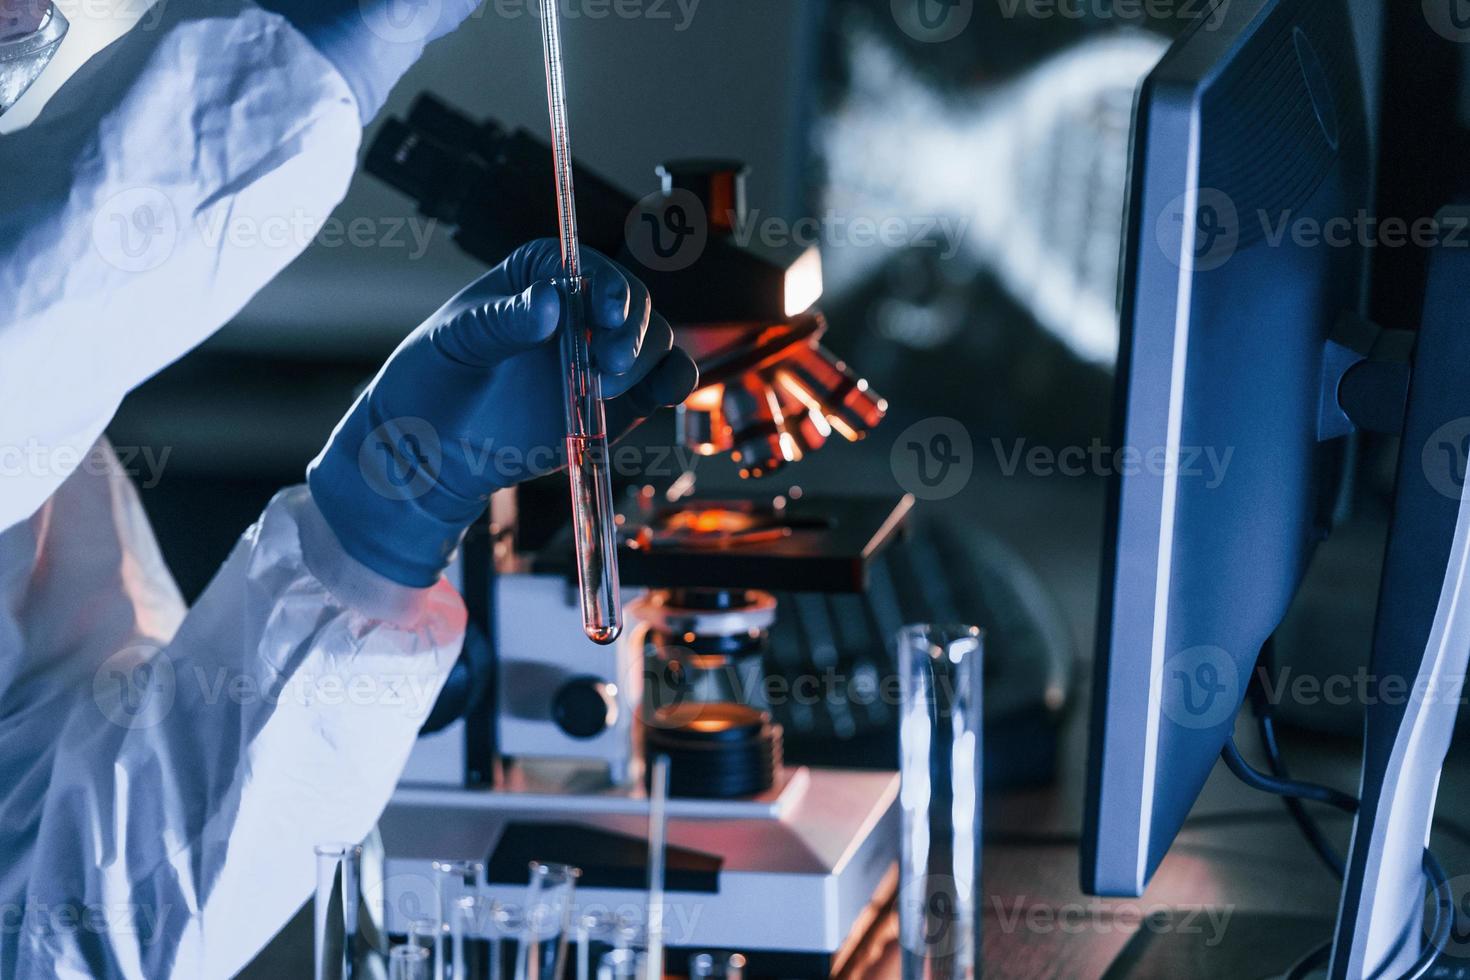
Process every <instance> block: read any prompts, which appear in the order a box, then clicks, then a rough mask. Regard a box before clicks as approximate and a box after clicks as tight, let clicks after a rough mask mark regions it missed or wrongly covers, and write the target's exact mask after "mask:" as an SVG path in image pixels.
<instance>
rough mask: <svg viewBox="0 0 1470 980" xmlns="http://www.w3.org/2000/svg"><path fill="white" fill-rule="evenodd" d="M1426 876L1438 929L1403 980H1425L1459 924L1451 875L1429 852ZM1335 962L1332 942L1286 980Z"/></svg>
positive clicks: (1315, 951) (1300, 962) (1289, 972)
mask: <svg viewBox="0 0 1470 980" xmlns="http://www.w3.org/2000/svg"><path fill="white" fill-rule="evenodd" d="M1424 876H1425V877H1426V878H1428V879H1429V880H1430V882H1431V883H1432V884H1433V886H1434V888H1433V891H1434V894H1435V895H1436V896H1438V898H1437V900H1436V901H1435V903H1434V927H1433V928H1432V929H1431V930H1430V932H1429V941H1428V942H1426V943H1425V944H1424V949H1423V951H1422V952H1421V953H1420V954H1419V958H1418V959H1417V960H1415V961H1414V963H1413V965H1412V966H1410V967H1409V970H1408V972H1407V973H1405V974H1404V976H1403V978H1402V980H1423V977H1424V976H1426V975H1427V974H1428V973H1429V971H1430V970H1431V969H1433V967H1434V964H1435V961H1436V960H1438V959H1439V954H1440V953H1441V952H1442V951H1443V950H1444V947H1445V944H1446V943H1447V942H1448V941H1449V938H1450V930H1451V929H1452V928H1453V927H1454V924H1455V896H1454V893H1453V892H1452V891H1451V889H1450V880H1449V876H1448V875H1447V874H1445V870H1444V866H1443V865H1442V864H1440V863H1439V860H1438V859H1437V858H1436V857H1435V856H1434V855H1433V854H1432V853H1430V852H1429V851H1427V850H1426V851H1425V852H1424ZM1331 959H1332V943H1331V942H1330V941H1329V942H1325V943H1323V944H1322V945H1320V946H1317V947H1315V948H1313V949H1312V950H1310V951H1308V953H1307V954H1306V955H1305V956H1303V957H1302V958H1301V959H1299V960H1297V961H1296V962H1295V963H1293V964H1292V965H1291V968H1290V969H1288V970H1287V971H1286V974H1285V975H1284V976H1283V978H1282V980H1304V978H1305V977H1309V976H1311V975H1312V973H1313V971H1316V970H1320V969H1322V968H1323V967H1325V966H1327V964H1328V962H1329V961H1330V960H1331Z"/></svg>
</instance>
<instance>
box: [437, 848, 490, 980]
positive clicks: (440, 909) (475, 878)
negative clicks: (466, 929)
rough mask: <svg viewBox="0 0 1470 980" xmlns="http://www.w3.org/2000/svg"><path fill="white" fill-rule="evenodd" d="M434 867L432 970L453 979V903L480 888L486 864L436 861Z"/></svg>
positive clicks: (443, 978)
mask: <svg viewBox="0 0 1470 980" xmlns="http://www.w3.org/2000/svg"><path fill="white" fill-rule="evenodd" d="M433 868H434V893H435V896H436V899H437V908H436V909H435V912H436V914H437V915H438V917H439V923H438V925H439V930H438V934H437V936H436V937H435V943H434V970H435V973H436V975H437V977H438V980H456V977H455V969H456V967H455V964H454V958H453V957H452V956H451V955H450V953H451V949H450V941H451V939H452V933H453V929H454V921H455V907H456V903H458V902H459V900H460V899H461V898H465V897H467V896H471V895H474V894H475V893H476V892H478V891H479V887H480V878H481V876H482V875H483V874H484V872H485V866H484V864H482V863H480V862H479V861H435V862H434V865H433Z"/></svg>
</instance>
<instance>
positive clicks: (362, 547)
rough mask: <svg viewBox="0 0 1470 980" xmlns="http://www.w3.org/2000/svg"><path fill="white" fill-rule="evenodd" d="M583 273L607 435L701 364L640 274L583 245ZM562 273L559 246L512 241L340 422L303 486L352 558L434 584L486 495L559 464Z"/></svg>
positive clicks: (415, 583)
mask: <svg viewBox="0 0 1470 980" xmlns="http://www.w3.org/2000/svg"><path fill="white" fill-rule="evenodd" d="M583 266H584V271H585V274H586V275H587V276H588V277H589V278H590V279H591V283H592V285H591V292H592V296H593V299H592V302H591V306H592V310H591V319H592V324H593V326H592V329H593V333H594V340H593V346H592V354H593V359H594V363H595V365H596V367H597V368H598V370H599V371H600V372H601V374H602V383H603V397H604V398H605V399H606V401H607V416H608V434H609V436H611V437H613V438H617V437H619V436H622V435H625V434H626V433H627V432H628V431H629V430H631V429H632V428H633V427H634V426H636V425H637V424H638V423H639V422H641V421H642V420H643V419H644V418H646V417H647V416H648V415H650V414H652V413H653V412H654V411H656V410H657V409H659V408H663V407H667V406H673V405H677V404H679V403H681V402H683V401H684V399H685V398H687V397H688V396H689V394H690V393H691V392H692V391H693V390H694V388H695V385H696V384H697V382H698V378H699V372H698V370H697V369H696V368H695V366H694V362H693V361H692V360H690V358H689V356H688V355H687V354H685V353H684V352H683V351H682V350H679V349H678V348H676V347H675V346H674V333H673V331H672V330H671V329H670V328H669V324H668V322H667V321H666V320H664V318H663V317H661V316H659V315H658V314H657V313H655V312H653V309H652V304H651V302H650V299H649V295H648V290H647V289H646V288H645V287H644V286H643V284H642V283H640V282H639V281H638V280H637V279H634V278H633V277H632V276H630V275H628V274H627V273H626V272H624V271H623V270H622V269H620V268H619V267H618V266H617V265H616V264H615V263H613V262H612V261H611V260H609V259H607V258H604V257H603V256H601V255H598V254H597V253H595V252H593V251H591V250H590V249H586V250H584V251H583ZM560 274H561V251H560V247H559V246H558V244H557V243H556V242H554V241H539V242H534V243H532V244H530V245H526V246H523V247H522V248H520V249H517V250H516V252H515V253H514V254H512V255H511V257H510V258H508V259H507V260H506V261H505V262H504V264H502V265H501V266H499V267H498V268H496V269H495V270H494V271H492V272H490V273H489V274H488V275H486V276H485V277H484V278H482V279H480V280H479V281H478V282H476V283H475V284H474V285H472V286H470V287H469V288H468V289H466V290H465V291H464V292H462V293H460V294H459V295H458V296H456V297H454V299H452V300H450V301H449V303H448V304H447V305H446V306H445V307H444V308H443V309H441V310H440V311H439V312H438V313H436V314H434V315H433V316H432V317H430V318H429V320H428V322H427V323H425V324H424V325H423V326H421V327H419V328H418V329H417V330H415V331H414V332H413V333H412V334H411V335H410V336H409V337H408V339H407V340H405V341H404V342H403V344H402V345H401V346H400V347H399V348H398V350H397V351H396V352H395V353H394V354H393V356H392V357H391V358H389V360H388V363H387V364H386V365H385V366H384V367H383V370H382V371H381V372H379V374H378V376H377V378H375V379H374V381H373V383H372V384H371V385H370V386H369V387H368V389H367V391H365V392H364V393H363V395H362V396H361V397H360V398H359V399H358V400H357V403H356V404H355V405H354V406H353V407H352V410H351V411H350V412H349V413H348V414H347V417H346V418H345V419H343V420H342V422H341V424H340V425H338V426H337V430H336V431H335V432H333V433H332V438H331V439H330V440H329V441H328V443H327V447H326V449H324V450H323V451H322V453H321V455H320V456H318V457H317V458H316V460H315V461H314V462H313V463H312V464H311V467H310V468H309V469H308V471H307V482H308V483H309V484H310V486H311V493H312V496H313V498H314V499H315V500H316V503H317V506H318V508H319V509H320V510H321V512H322V515H323V516H324V517H325V518H326V520H327V523H328V524H329V525H330V526H331V528H332V530H333V531H334V532H335V533H336V535H337V538H338V540H339V541H340V542H341V543H342V547H343V548H344V549H345V550H346V551H347V553H348V554H350V555H352V556H353V557H354V558H356V559H357V560H358V561H360V562H362V563H363V564H364V565H367V566H368V567H369V568H371V569H373V570H374V571H376V572H378V573H380V574H382V575H384V576H386V577H387V578H389V579H392V580H393V581H395V582H399V583H401V584H403V585H408V586H412V587H415V588H422V587H425V586H428V585H431V584H433V583H434V581H436V580H437V578H438V577H439V575H440V573H442V572H443V570H444V568H445V567H446V566H447V565H448V563H449V558H450V556H451V555H452V554H453V552H454V550H455V548H457V547H458V546H459V540H460V538H461V537H462V536H463V535H464V532H465V530H466V529H467V528H468V527H469V526H470V524H471V523H473V522H474V521H475V520H476V519H477V518H478V517H479V516H480V515H481V513H483V512H484V510H485V506H486V503H487V502H488V500H489V498H490V495H491V494H492V493H494V492H495V491H496V490H500V489H503V488H506V487H510V486H514V485H515V484H517V483H520V482H523V481H525V480H526V479H529V478H531V477H535V476H541V475H544V474H545V473H548V472H552V471H554V470H555V469H558V468H560V466H561V465H562V464H563V462H564V456H565V450H564V444H565V440H566V417H565V413H564V409H563V407H562V369H561V353H560V345H559V344H558V343H554V342H552V340H553V338H554V337H555V336H556V333H557V327H558V325H559V323H560V321H561V312H562V311H561V294H560V293H559V292H558V291H557V289H556V288H555V287H554V286H553V285H552V284H551V282H550V280H551V279H553V278H554V277H556V276H559V275H560Z"/></svg>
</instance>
